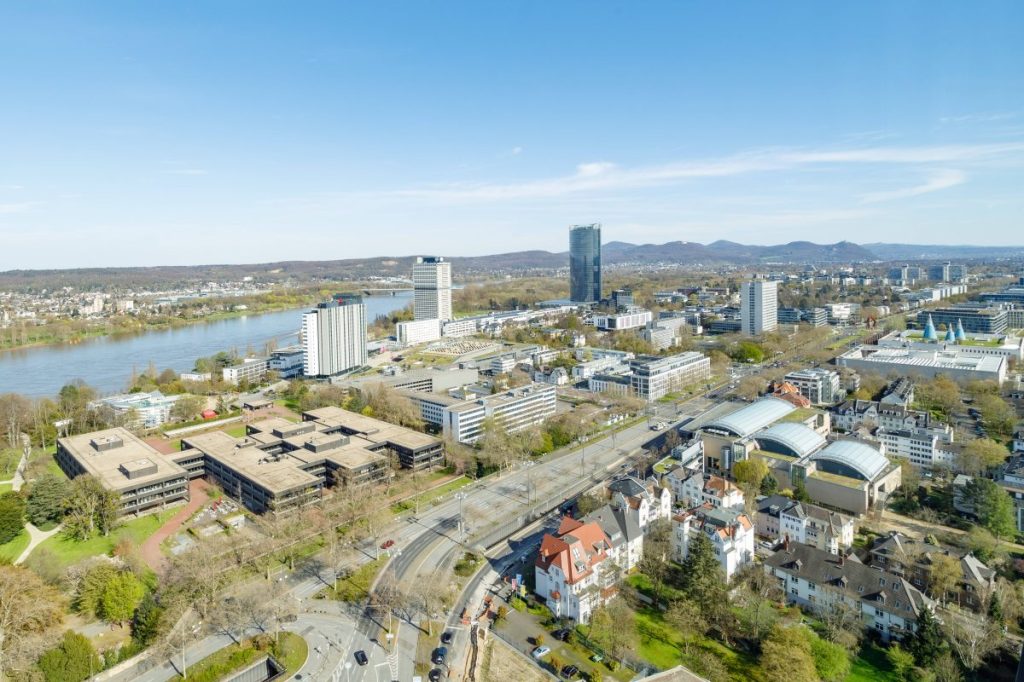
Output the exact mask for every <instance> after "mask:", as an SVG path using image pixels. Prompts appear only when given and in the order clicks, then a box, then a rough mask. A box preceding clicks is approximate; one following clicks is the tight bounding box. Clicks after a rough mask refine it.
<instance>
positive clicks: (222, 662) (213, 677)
mask: <svg viewBox="0 0 1024 682" xmlns="http://www.w3.org/2000/svg"><path fill="white" fill-rule="evenodd" d="M271 639H272V638H271ZM271 644H272V646H271V648H270V650H267V651H261V650H259V649H256V648H254V647H253V646H252V640H251V639H247V640H243V641H242V643H241V644H232V645H230V646H226V647H224V648H223V649H221V650H220V651H217V652H216V653H213V654H210V655H209V656H207V657H206V658H204V659H203V660H201V661H199V662H198V663H196V664H194V665H190V666H189V667H188V679H189V680H192V681H193V682H217V680H221V679H224V677H226V676H227V675H229V674H230V673H232V672H235V671H237V670H240V669H242V668H244V667H245V666H247V665H249V664H250V663H252V662H253V661H255V660H256V659H258V658H259V657H260V656H262V655H263V654H271V655H273V656H274V658H275V659H277V661H278V663H280V664H281V665H283V666H285V672H284V674H283V675H282V677H281V679H284V680H287V679H290V678H291V676H292V675H294V674H295V673H296V672H298V671H299V669H300V668H301V667H302V666H303V664H304V663H305V662H306V658H307V657H308V656H309V646H308V645H307V644H306V640H304V639H303V638H302V637H300V636H299V635H296V634H295V633H292V632H282V633H280V635H279V641H278V642H277V643H276V644H274V643H273V641H271ZM171 679H172V680H174V681H175V682H177V681H178V680H181V679H182V678H181V676H180V675H175V676H174V677H172V678H171Z"/></svg>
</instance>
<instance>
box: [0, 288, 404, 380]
mask: <svg viewBox="0 0 1024 682" xmlns="http://www.w3.org/2000/svg"><path fill="white" fill-rule="evenodd" d="M363 300H364V302H365V303H366V319H367V321H368V322H372V321H373V320H374V319H376V317H377V316H378V315H384V314H387V313H390V312H392V311H394V310H398V309H400V308H402V307H404V306H406V305H407V304H408V303H409V302H410V301H412V292H411V291H409V292H400V293H398V294H395V295H394V296H364V297H363ZM307 309H308V308H302V309H298V310H285V311H281V312H276V313H265V314H262V315H247V316H245V317H233V318H229V319H226V320H217V321H215V322H200V323H197V324H192V325H187V326H184V327H176V328H174V329H161V330H153V331H146V332H141V333H139V334H133V335H130V336H118V337H114V336H104V337H101V338H96V339H90V340H88V341H83V342H82V343H79V344H75V345H54V346H37V347H35V348H25V349H23V350H13V351H0V393H8V392H11V393H21V394H22V395H26V396H32V397H43V396H54V395H56V393H57V391H59V390H60V388H61V387H62V386H64V385H65V384H67V383H69V382H71V381H73V380H75V379H82V380H83V381H85V383H87V384H89V385H90V386H92V387H93V388H95V389H96V390H97V391H99V392H100V393H101V394H104V395H107V394H110V393H117V392H120V391H123V390H125V389H126V388H127V385H128V381H129V379H131V375H132V369H133V368H134V369H135V370H136V371H138V372H142V371H143V370H145V369H146V368H147V367H148V366H149V363H150V362H152V363H153V364H154V365H156V367H157V371H162V370H164V369H166V368H168V367H170V368H171V369H173V370H175V371H176V372H185V371H188V370H190V369H192V365H193V363H195V361H196V358H201V357H207V356H210V355H213V354H214V353H217V352H219V351H222V350H231V349H232V348H234V349H237V350H238V352H239V353H245V352H246V349H252V350H253V351H255V352H257V353H260V352H262V351H263V349H264V347H265V344H266V343H267V342H268V341H276V342H277V345H278V347H281V346H285V345H289V344H294V343H296V342H297V340H298V332H299V327H300V326H301V324H302V313H303V311H304V310H307Z"/></svg>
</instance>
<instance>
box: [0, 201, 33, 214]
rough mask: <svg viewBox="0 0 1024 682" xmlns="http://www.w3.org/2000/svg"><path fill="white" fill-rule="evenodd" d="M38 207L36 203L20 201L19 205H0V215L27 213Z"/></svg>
mask: <svg viewBox="0 0 1024 682" xmlns="http://www.w3.org/2000/svg"><path fill="white" fill-rule="evenodd" d="M38 205H39V202H38V201H22V202H19V203H10V204H0V215H10V214H13V213H27V212H28V211H31V210H32V209H33V208H35V207H36V206H38Z"/></svg>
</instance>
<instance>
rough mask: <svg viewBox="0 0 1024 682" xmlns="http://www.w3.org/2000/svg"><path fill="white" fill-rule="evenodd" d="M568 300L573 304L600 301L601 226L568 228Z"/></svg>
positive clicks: (574, 226)
mask: <svg viewBox="0 0 1024 682" xmlns="http://www.w3.org/2000/svg"><path fill="white" fill-rule="evenodd" d="M569 298H570V300H572V301H573V302H574V303H593V302H596V301H600V300H601V225H600V224H597V223H595V224H593V225H573V226H572V227H570V228H569Z"/></svg>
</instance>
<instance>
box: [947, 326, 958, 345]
mask: <svg viewBox="0 0 1024 682" xmlns="http://www.w3.org/2000/svg"><path fill="white" fill-rule="evenodd" d="M945 341H946V343H956V334H954V333H953V325H949V329H947V330H946V339H945Z"/></svg>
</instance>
